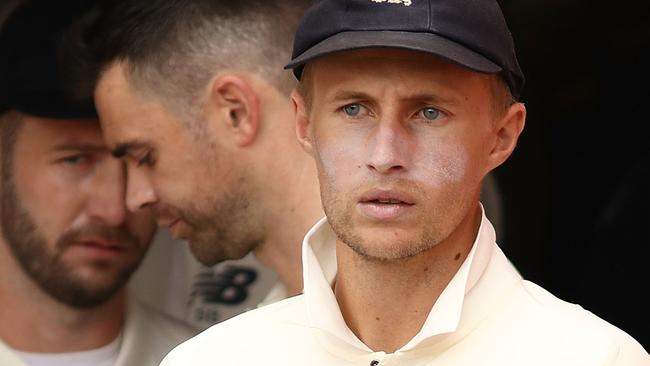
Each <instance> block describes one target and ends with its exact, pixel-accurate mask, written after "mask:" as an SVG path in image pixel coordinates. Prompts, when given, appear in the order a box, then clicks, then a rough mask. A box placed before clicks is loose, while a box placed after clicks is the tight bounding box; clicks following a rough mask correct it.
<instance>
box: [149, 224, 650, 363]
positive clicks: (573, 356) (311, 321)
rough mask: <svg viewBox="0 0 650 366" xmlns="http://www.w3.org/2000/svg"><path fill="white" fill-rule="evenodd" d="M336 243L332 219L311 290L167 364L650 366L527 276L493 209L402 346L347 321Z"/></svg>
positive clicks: (310, 237)
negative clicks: (493, 219)
mask: <svg viewBox="0 0 650 366" xmlns="http://www.w3.org/2000/svg"><path fill="white" fill-rule="evenodd" d="M335 241H336V238H335V235H334V233H333V231H332V229H331V228H330V226H329V224H328V223H327V221H326V220H325V219H323V220H321V221H320V222H319V223H318V224H316V226H314V227H313V228H312V229H311V230H310V231H309V233H308V234H307V236H306V237H305V240H304V243H303V263H304V265H303V278H304V283H305V286H304V287H305V289H304V294H303V295H299V296H296V297H293V298H289V299H286V300H283V301H280V302H277V303H274V304H271V305H268V306H265V307H262V308H259V309H256V310H252V311H249V312H247V313H244V314H242V315H240V316H237V317H235V318H233V319H230V320H228V321H225V322H223V323H220V324H217V325H215V326H213V327H211V328H210V329H208V330H206V331H205V332H203V333H201V334H199V335H198V336H196V337H194V338H192V339H190V340H189V341H187V342H185V343H183V344H181V345H180V346H178V347H176V348H175V349H174V350H173V351H172V352H171V353H170V354H169V355H167V357H165V359H164V360H163V363H162V364H161V365H162V366H185V365H192V366H203V365H205V366H207V365H229V366H232V365H262V364H263V365H282V366H285V365H296V366H297V365H300V366H305V365H323V366H333V365H359V366H378V365H379V366H380V365H413V366H419V365H440V366H448V365H449V366H451V365H454V366H458V365H472V366H477V365H481V366H488V365H494V366H497V365H498V366H505V365H517V366H521V365H526V366H532V365H540V366H541V365H544V366H549V365H553V366H563V365H566V366H569V365H570V366H578V365H581V366H582V365H584V366H600V365H603V366H604V365H608V366H612V365H621V366H622V365H625V366H637V365H638V366H645V365H648V366H650V356H649V355H648V353H647V352H646V351H645V350H644V349H643V348H642V347H641V346H640V345H639V344H638V342H636V341H635V340H634V339H632V338H631V337H630V336H629V335H627V334H626V333H624V332H623V331H621V330H620V329H618V328H616V327H614V326H612V325H610V324H609V323H607V322H605V321H603V320H601V319H599V318H598V317H596V316H594V315H593V314H591V313H590V312H588V311H586V310H584V309H582V308H581V307H580V306H578V305H574V304H569V303H566V302H564V301H562V300H559V299H557V298H556V297H554V296H553V295H551V294H550V293H548V292H546V291H545V290H544V289H542V288H540V287H539V286H537V285H535V284H533V283H531V282H528V281H525V280H523V279H522V278H521V277H520V276H519V274H518V273H517V271H516V270H515V269H514V267H513V266H512V265H511V264H510V262H509V261H508V259H507V258H506V257H505V255H504V254H503V252H501V250H500V249H499V247H498V246H497V245H496V243H495V233H494V229H493V228H492V225H491V224H490V222H489V221H488V220H487V218H486V217H485V215H483V218H482V222H481V226H480V229H479V233H478V236H477V238H476V240H475V243H474V246H473V248H472V250H471V252H470V254H469V255H468V257H467V258H466V260H465V262H464V263H463V265H462V266H461V268H460V269H459V271H458V272H457V273H456V275H455V276H454V278H453V279H452V280H451V282H450V283H449V285H448V286H447V287H446V288H445V290H444V291H443V292H442V294H441V295H440V297H439V299H438V300H437V302H436V303H435V304H434V306H433V307H432V309H431V312H430V313H429V315H428V318H427V320H426V321H425V323H424V325H423V327H422V329H421V330H420V332H419V333H418V334H417V335H415V337H413V339H411V340H410V341H409V342H408V343H407V344H406V345H404V346H403V347H402V348H401V349H399V350H398V351H396V352H394V353H390V354H387V353H385V352H382V351H381V350H371V349H370V348H368V347H367V346H366V345H365V344H363V342H361V341H360V340H359V339H358V338H357V337H356V336H355V335H354V334H353V333H352V332H351V331H350V329H349V328H348V327H347V325H346V324H345V322H344V320H343V316H342V315H341V312H340V310H339V307H338V304H337V302H336V298H335V297H334V293H333V292H332V283H333V280H334V278H335V275H336V261H335V256H334V247H335Z"/></svg>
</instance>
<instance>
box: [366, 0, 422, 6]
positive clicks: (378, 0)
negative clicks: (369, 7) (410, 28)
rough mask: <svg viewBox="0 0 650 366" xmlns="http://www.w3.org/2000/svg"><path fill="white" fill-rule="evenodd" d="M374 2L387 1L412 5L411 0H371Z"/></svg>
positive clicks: (388, 2)
mask: <svg viewBox="0 0 650 366" xmlns="http://www.w3.org/2000/svg"><path fill="white" fill-rule="evenodd" d="M370 1H372V2H373V3H380V4H381V3H387V4H403V5H404V6H411V4H412V3H413V1H411V0H370Z"/></svg>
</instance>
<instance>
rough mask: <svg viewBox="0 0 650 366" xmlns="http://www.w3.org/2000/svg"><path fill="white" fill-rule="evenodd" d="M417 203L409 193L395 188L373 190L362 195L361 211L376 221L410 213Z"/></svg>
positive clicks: (359, 204) (359, 205)
mask: <svg viewBox="0 0 650 366" xmlns="http://www.w3.org/2000/svg"><path fill="white" fill-rule="evenodd" d="M414 205H415V199H414V198H413V197H411V196H410V195H409V194H407V193H404V192H400V191H394V190H373V191H369V192H367V193H365V194H363V195H362V196H361V198H360V199H359V202H358V205H357V207H358V209H359V211H360V213H361V214H362V215H363V216H365V217H366V218H369V219H371V220H374V221H387V220H395V219H398V218H400V217H403V216H405V215H406V214H408V213H409V212H410V211H411V209H412V207H413V206H414Z"/></svg>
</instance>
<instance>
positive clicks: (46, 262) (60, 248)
mask: <svg viewBox="0 0 650 366" xmlns="http://www.w3.org/2000/svg"><path fill="white" fill-rule="evenodd" d="M2 181H3V186H2V187H3V189H2V202H1V204H2V211H1V215H0V225H1V227H2V235H3V236H4V239H5V242H6V243H7V244H8V246H9V249H10V250H11V252H12V254H13V256H14V257H15V259H16V261H17V262H18V264H19V265H20V266H21V268H22V269H23V271H24V272H25V273H26V274H27V275H28V276H29V277H30V278H31V279H32V280H33V281H34V282H35V283H36V284H37V285H38V286H39V287H40V288H41V289H42V290H43V291H44V292H45V293H47V294H48V295H49V296H51V297H52V298H54V299H56V300H57V301H59V302H61V303H63V304H66V305H68V306H70V307H73V308H78V309H87V308H93V307H97V306H99V305H101V304H103V303H105V302H107V301H108V300H109V299H111V298H112V297H113V296H114V295H115V294H116V293H117V292H118V291H120V290H121V289H122V288H123V287H124V286H125V285H126V283H127V281H128V279H129V278H130V276H131V274H132V273H133V272H134V271H135V269H136V268H137V267H138V266H139V264H140V262H141V261H142V259H143V258H144V254H145V253H146V248H147V244H148V239H147V242H146V243H145V242H141V241H140V240H138V239H137V238H136V237H135V236H134V235H133V234H132V233H131V232H129V230H128V229H127V228H126V227H125V226H120V227H107V226H103V225H99V224H88V225H85V226H83V227H80V228H75V229H69V230H67V231H66V232H64V233H63V234H62V235H61V236H60V237H59V238H58V239H56V241H55V243H54V246H52V245H48V241H47V239H46V238H45V237H44V235H42V234H41V233H40V232H39V230H38V228H37V227H36V224H35V222H34V220H33V218H32V217H31V216H30V214H29V213H28V212H27V211H26V210H25V209H24V207H23V205H22V203H21V202H20V199H19V198H18V196H17V194H16V191H15V187H14V184H13V180H12V179H11V178H9V177H6V176H4V175H3V177H2ZM88 236H96V237H100V238H104V239H109V240H114V241H119V242H121V243H123V244H124V246H125V248H127V250H130V251H131V252H133V253H137V255H131V256H129V260H128V261H126V263H121V264H120V266H119V267H117V268H115V267H116V266H115V264H114V263H111V262H109V261H104V260H95V261H93V262H92V263H89V265H90V266H91V267H92V270H93V274H94V275H95V274H97V276H93V277H92V278H87V277H86V278H84V277H83V276H81V275H80V274H79V273H78V268H76V266H74V265H72V264H70V263H67V262H66V261H65V260H64V258H63V255H64V254H65V252H66V250H67V249H69V248H70V247H71V246H73V245H74V244H75V243H78V242H79V241H80V239H82V238H84V237H88ZM125 254H126V253H125ZM84 265H88V264H84Z"/></svg>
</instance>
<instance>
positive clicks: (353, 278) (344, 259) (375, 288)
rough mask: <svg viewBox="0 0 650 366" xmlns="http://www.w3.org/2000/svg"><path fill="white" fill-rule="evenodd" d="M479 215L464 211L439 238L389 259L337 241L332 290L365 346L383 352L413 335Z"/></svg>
mask: <svg viewBox="0 0 650 366" xmlns="http://www.w3.org/2000/svg"><path fill="white" fill-rule="evenodd" d="M480 218H481V216H480V210H479V215H476V214H470V215H468V217H467V218H466V219H465V220H464V222H463V223H461V225H459V227H458V228H457V229H456V230H455V231H454V233H452V235H450V236H449V237H448V238H447V239H445V241H443V242H440V243H438V244H437V245H435V246H434V247H433V248H431V249H429V250H427V251H425V252H423V253H420V254H419V255H417V256H414V257H411V258H405V259H400V260H395V261H377V260H373V259H368V258H366V257H363V256H361V255H359V254H357V253H356V252H354V251H353V250H352V249H351V248H350V247H349V246H348V245H346V244H345V243H343V242H341V241H340V240H339V241H337V244H336V250H337V264H338V274H337V278H336V284H335V289H334V291H335V295H336V299H337V301H338V303H339V307H340V308H341V313H342V314H343V318H344V319H345V322H346V323H347V325H348V327H349V328H350V330H352V332H354V333H355V334H356V335H357V337H359V339H360V340H361V341H362V342H364V343H365V344H366V345H367V346H368V347H370V348H371V349H373V350H375V351H384V352H388V353H392V352H395V351H397V350H398V349H400V348H401V347H403V346H404V345H405V344H406V343H408V342H409V341H410V340H411V339H412V338H413V337H415V335H416V334H417V333H418V332H419V331H420V329H422V326H423V325H424V322H425V321H426V319H427V317H428V316H429V312H430V311H431V308H432V307H433V305H434V304H435V302H436V301H437V300H438V298H439V297H440V294H441V293H442V291H443V290H444V289H445V287H447V285H448V284H449V282H450V281H451V279H452V278H453V277H454V275H455V274H456V272H458V270H459V268H460V266H461V265H462V264H463V262H464V260H465V258H467V255H468V254H469V252H470V250H471V249H472V244H473V243H474V240H475V238H476V235H477V232H478V227H479V225H480Z"/></svg>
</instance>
